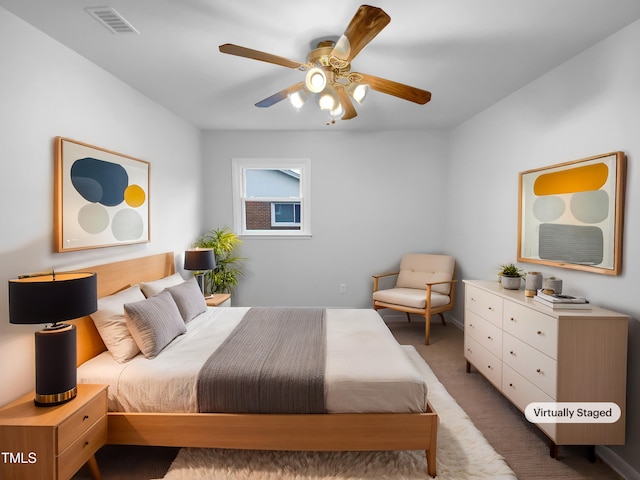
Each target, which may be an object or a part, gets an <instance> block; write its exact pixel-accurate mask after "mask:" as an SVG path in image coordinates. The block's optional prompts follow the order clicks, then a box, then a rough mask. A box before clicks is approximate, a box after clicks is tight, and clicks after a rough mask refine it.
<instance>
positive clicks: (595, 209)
mask: <svg viewBox="0 0 640 480" xmlns="http://www.w3.org/2000/svg"><path fill="white" fill-rule="evenodd" d="M625 177H626V156H625V154H624V153H623V152H611V153H605V154H602V155H596V156H593V157H589V158H583V159H580V160H574V161H570V162H565V163H560V164H557V165H551V166H548V167H543V168H537V169H534V170H527V171H525V172H521V173H520V174H519V188H518V190H519V202H518V261H521V262H529V263H538V264H542V265H549V266H554V267H561V268H569V269H574V270H583V271H587V272H594V273H602V274H606V275H618V274H619V273H620V271H621V268H622V225H623V216H624V191H625Z"/></svg>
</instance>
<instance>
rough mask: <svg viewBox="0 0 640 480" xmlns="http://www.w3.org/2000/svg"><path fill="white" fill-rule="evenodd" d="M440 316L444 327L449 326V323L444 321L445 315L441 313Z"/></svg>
mask: <svg viewBox="0 0 640 480" xmlns="http://www.w3.org/2000/svg"><path fill="white" fill-rule="evenodd" d="M438 315H440V320H442V325H444V326H445V327H446V326H447V321H446V320H445V319H444V315H443V314H442V313H439V314H438Z"/></svg>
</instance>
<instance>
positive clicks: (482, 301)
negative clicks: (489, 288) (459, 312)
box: [465, 285, 503, 328]
mask: <svg viewBox="0 0 640 480" xmlns="http://www.w3.org/2000/svg"><path fill="white" fill-rule="evenodd" d="M502 302H503V301H502V298H500V297H499V296H497V295H494V294H492V293H489V292H485V291H484V290H481V289H479V288H476V287H474V286H472V285H467V286H466V287H465V307H466V308H467V309H469V310H471V311H472V312H474V313H477V314H478V315H480V316H481V317H482V318H485V319H487V320H489V321H490V322H491V323H493V324H495V325H497V326H498V327H500V328H502Z"/></svg>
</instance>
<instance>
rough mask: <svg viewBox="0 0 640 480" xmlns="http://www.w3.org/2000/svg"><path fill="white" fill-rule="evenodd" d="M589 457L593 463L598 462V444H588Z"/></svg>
mask: <svg viewBox="0 0 640 480" xmlns="http://www.w3.org/2000/svg"><path fill="white" fill-rule="evenodd" d="M587 458H588V459H589V461H590V462H591V463H595V462H596V446H595V445H587Z"/></svg>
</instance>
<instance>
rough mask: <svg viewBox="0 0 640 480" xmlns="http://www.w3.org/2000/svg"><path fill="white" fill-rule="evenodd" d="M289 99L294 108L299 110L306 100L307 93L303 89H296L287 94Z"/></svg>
mask: <svg viewBox="0 0 640 480" xmlns="http://www.w3.org/2000/svg"><path fill="white" fill-rule="evenodd" d="M289 101H290V102H291V105H293V107H294V108H295V109H296V110H300V109H301V108H302V106H303V105H304V102H306V101H307V94H306V93H305V92H304V91H303V90H298V91H297V92H293V93H292V94H291V95H289Z"/></svg>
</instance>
